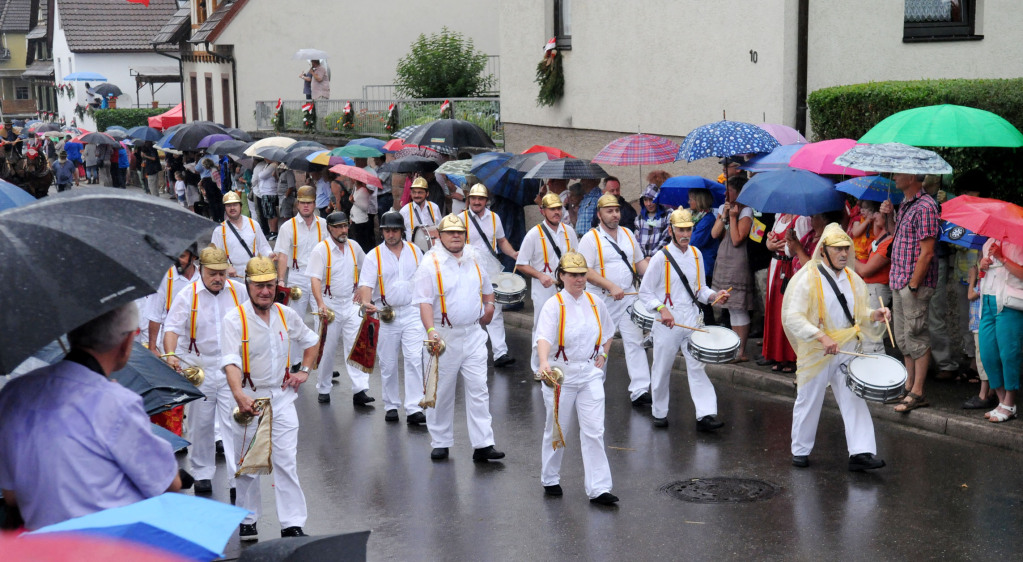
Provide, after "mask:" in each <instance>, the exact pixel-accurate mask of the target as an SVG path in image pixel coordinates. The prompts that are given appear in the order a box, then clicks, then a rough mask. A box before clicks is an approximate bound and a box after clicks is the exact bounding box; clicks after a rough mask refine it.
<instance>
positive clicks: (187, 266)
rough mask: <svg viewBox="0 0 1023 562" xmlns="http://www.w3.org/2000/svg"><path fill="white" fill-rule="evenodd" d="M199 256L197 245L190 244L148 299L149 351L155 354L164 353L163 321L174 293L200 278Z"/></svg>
mask: <svg viewBox="0 0 1023 562" xmlns="http://www.w3.org/2000/svg"><path fill="white" fill-rule="evenodd" d="M197 257H199V252H198V250H196V249H195V245H194V244H193V245H192V246H189V248H188V249H187V250H185V251H184V252H181V255H180V256H178V263H176V264H174V265H173V266H171V267H170V268H169V269H168V270H167V273H165V274H164V276H163V281H161V282H160V288H159V289H157V290H156V294H154V295H150V296H149V300H148V303H147V304H148V305H149V309H148V310H147V311H146V317H147V318H148V319H149V351H150V352H152V353H153V354H154V355H161V354H162V353H163V351H162V350H163V321H164V320H166V319H167V312H168V311H169V310H170V308H171V303H172V302H173V301H174V295H176V294H178V291H180V290H181V289H182V288H184V287H185V285H188V284H189V283H194V282H196V281H198V280H199V269H198V268H196V267H195V259H196V258H197Z"/></svg>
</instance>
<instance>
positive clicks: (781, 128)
mask: <svg viewBox="0 0 1023 562" xmlns="http://www.w3.org/2000/svg"><path fill="white" fill-rule="evenodd" d="M757 127H760V128H761V129H763V130H765V131H767V132H768V134H770V135H771V136H772V137H774V138H775V140H777V141H778V142H779V143H781V144H782V145H787V144H806V137H804V136H803V135H801V134H800V133H799V131H797V130H795V129H793V128H792V127H789V126H788V125H779V124H777V123H761V124H759V125H757Z"/></svg>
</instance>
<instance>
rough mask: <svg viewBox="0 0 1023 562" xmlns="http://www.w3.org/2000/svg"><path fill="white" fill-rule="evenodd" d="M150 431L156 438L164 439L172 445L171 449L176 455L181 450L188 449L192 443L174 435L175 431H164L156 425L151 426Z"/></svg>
mask: <svg viewBox="0 0 1023 562" xmlns="http://www.w3.org/2000/svg"><path fill="white" fill-rule="evenodd" d="M149 429H150V430H152V431H153V435H155V436H157V437H159V438H161V439H164V440H166V441H167V442H168V443H170V445H171V449H172V450H173V451H174V452H175V453H176V452H178V451H180V450H182V449H185V448H186V447H188V446H189V445H191V443H189V442H188V440H187V439H185V438H183V437H180V436H178V434H177V433H174V432H173V431H170V430H167V429H164V428H162V427H160V426H158V425H156V424H155V423H151V424H149Z"/></svg>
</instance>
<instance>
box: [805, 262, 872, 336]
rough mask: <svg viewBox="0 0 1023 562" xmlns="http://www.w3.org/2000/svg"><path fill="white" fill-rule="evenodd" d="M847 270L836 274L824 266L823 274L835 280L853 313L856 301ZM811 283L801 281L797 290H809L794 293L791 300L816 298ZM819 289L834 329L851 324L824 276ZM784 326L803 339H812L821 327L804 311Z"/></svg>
mask: <svg viewBox="0 0 1023 562" xmlns="http://www.w3.org/2000/svg"><path fill="white" fill-rule="evenodd" d="M848 270H849V268H846V269H845V270H843V271H840V272H838V273H837V274H836V273H835V270H833V269H831V268H830V267H828V266H824V271H825V272H826V273H825V274H824V275H829V276H830V277H831V278H832V279H834V280H835V282H836V284H837V285H838V290H840V291H842V294H844V295H845V302H846V304H847V305H848V306H849V313H850V314H854V315H855V314H856V301H855V300H854V298H853V288H852V285H850V284H849V276H848V275H847V274H846V271H848ZM808 273H809V272H808ZM817 273H818V274H820V270H818V271H817ZM854 275H855V274H854ZM813 284H814V283H813V281H812V280H810V281H809V282H808V283H802V284H801V285H802V286H800V287H798V288H797V291H799V292H802V289H804V288H806V289H807V290H809V291H810V292H809V293H808V294H805V295H794V296H793V299H795V300H794V301H793V302H807V299H812V298H816V297H815V296H814V294H813V292H814V291H815V290H816V289H814V288H812V287H811V285H813ZM789 287H792V284H791V283H790V284H789ZM821 291H822V292H823V293H824V308H825V309H826V310H827V314H828V321H829V322H830V323H831V325H832V326H833V327H834V328H835V329H836V330H841V329H843V328H848V327H850V326H852V324H851V323H849V320H848V319H847V318H846V317H845V312H842V304H841V303H840V302H839V301H838V297H837V296H835V291H834V290H832V288H831V284H830V283H828V280H827V279H825V278H824V277H821ZM785 296H786V299H788V298H789V297H788V292H787V291H786V294H785ZM867 307H868V308H870V305H869V303H868V304H867ZM790 318H791V317H790ZM786 327H787V328H788V329H789V330H791V331H792V333H793V334H795V335H796V336H797V337H799V338H802V339H804V340H811V339H813V338H814V336H816V335H817V334H818V333H820V331H821V327H819V326H818V325H817V318H807V317H806V313H805V311H804V312H803V313H802V314H800V315H799V320H798V321H796V322H788V323H786Z"/></svg>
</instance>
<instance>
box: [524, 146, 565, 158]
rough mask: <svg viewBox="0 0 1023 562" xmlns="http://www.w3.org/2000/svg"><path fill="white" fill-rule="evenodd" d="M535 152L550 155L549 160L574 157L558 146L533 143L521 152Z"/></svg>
mask: <svg viewBox="0 0 1023 562" xmlns="http://www.w3.org/2000/svg"><path fill="white" fill-rule="evenodd" d="M535 152H544V153H546V154H547V155H548V156H550V157H551V160H556V159H558V158H575V156H572V155H571V154H569V153H567V152H565V151H564V150H561V149H560V148H554V147H553V146H544V145H542V144H534V145H533V146H531V147H529V148H527V149H525V150H523V151H522V154H533V153H535Z"/></svg>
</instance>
